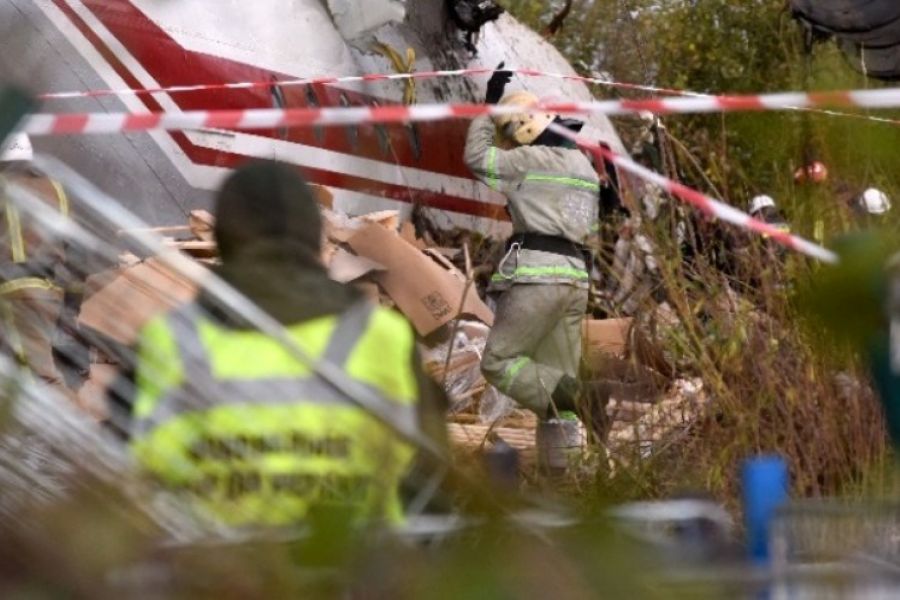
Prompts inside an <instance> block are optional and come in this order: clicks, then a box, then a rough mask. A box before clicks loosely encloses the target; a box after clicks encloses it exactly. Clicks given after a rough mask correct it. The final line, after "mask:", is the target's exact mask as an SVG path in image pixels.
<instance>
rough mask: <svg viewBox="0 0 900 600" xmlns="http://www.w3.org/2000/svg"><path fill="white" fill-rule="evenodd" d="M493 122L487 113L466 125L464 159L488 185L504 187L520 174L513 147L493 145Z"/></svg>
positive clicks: (498, 188) (502, 188)
mask: <svg viewBox="0 0 900 600" xmlns="http://www.w3.org/2000/svg"><path fill="white" fill-rule="evenodd" d="M494 134H495V130H494V123H493V121H491V119H490V117H487V116H484V117H478V118H476V119H475V120H473V121H472V124H471V125H470V126H469V135H468V137H467V138H466V151H465V158H464V160H465V162H466V165H467V166H468V167H469V169H470V170H471V171H472V174H473V175H475V177H477V178H478V179H480V180H481V181H483V182H484V183H485V184H487V185H488V186H489V187H491V188H492V189H495V190H498V191H501V192H502V191H504V190H505V189H507V188H508V187H509V185H510V184H511V183H513V182H515V181H518V180H519V179H520V178H521V177H522V169H521V168H519V167H518V166H517V162H518V161H516V158H515V154H516V151H515V150H503V149H501V148H498V147H497V146H495V145H494Z"/></svg>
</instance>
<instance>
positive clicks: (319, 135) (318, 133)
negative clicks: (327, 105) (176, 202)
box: [305, 85, 325, 142]
mask: <svg viewBox="0 0 900 600" xmlns="http://www.w3.org/2000/svg"><path fill="white" fill-rule="evenodd" d="M305 87H306V106H308V107H309V108H318V107H319V106H320V105H319V97H318V96H316V90H315V88H313V86H312V85H307V86H305ZM313 136H315V138H316V141H317V142H321V141H322V140H324V139H325V130H324V129H322V128H321V127H319V126H316V127H313Z"/></svg>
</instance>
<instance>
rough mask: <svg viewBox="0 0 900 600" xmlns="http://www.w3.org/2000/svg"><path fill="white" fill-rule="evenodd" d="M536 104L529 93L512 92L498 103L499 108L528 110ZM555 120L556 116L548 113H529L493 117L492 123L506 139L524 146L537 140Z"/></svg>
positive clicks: (535, 97) (533, 96) (533, 97)
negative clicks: (507, 107) (512, 107)
mask: <svg viewBox="0 0 900 600" xmlns="http://www.w3.org/2000/svg"><path fill="white" fill-rule="evenodd" d="M538 102H539V100H538V97H537V96H535V95H534V94H532V93H531V92H513V93H511V94H507V95H506V96H504V97H503V100H501V101H500V106H521V107H522V108H526V109H530V108H531V107H532V106H534V105H535V104H537V103H538ZM555 118H556V115H552V114H550V113H545V112H537V111H531V112H527V113H518V114H509V115H497V116H496V117H494V123H496V125H497V127H499V128H500V130H501V131H502V132H503V134H504V135H506V137H508V138H510V139H512V140H515V141H516V142H517V143H518V144H520V145H522V146H526V145H528V144H530V143H531V142H533V141H534V140H536V139H538V137H539V136H540V135H541V134H542V133H544V131H545V130H546V129H547V128H548V127H549V126H550V123H552V122H553V119H555Z"/></svg>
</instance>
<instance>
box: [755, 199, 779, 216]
mask: <svg viewBox="0 0 900 600" xmlns="http://www.w3.org/2000/svg"><path fill="white" fill-rule="evenodd" d="M766 207H771V208H775V199H774V198H772V196H766V195H765V194H763V195H761V196H756V197H755V198H753V200H751V201H750V214H751V215H755V214H756V213H758V212H759V211H761V210H762V209H764V208H766Z"/></svg>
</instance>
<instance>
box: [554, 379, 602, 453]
mask: <svg viewBox="0 0 900 600" xmlns="http://www.w3.org/2000/svg"><path fill="white" fill-rule="evenodd" d="M612 389H613V384H611V383H610V382H608V381H585V382H579V381H578V380H577V379H575V378H574V377H570V376H568V375H566V376H564V377H563V378H562V379H561V380H560V381H559V384H558V385H557V386H556V389H555V390H554V392H553V396H552V398H553V405H552V406H551V407H550V414H548V417H552V416H554V415H555V414H559V413H563V412H568V411H571V412H574V413H577V414H578V415H579V417H580V418H581V422H582V423H584V425H585V427H586V428H587V429H588V431H590V432H591V435H592V436H593V437H594V441H595V442H598V443H600V444H604V443H606V438H607V436H608V435H609V428H610V421H609V416H608V415H607V414H606V407H607V405H608V404H609V398H610V395H611V392H612Z"/></svg>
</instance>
